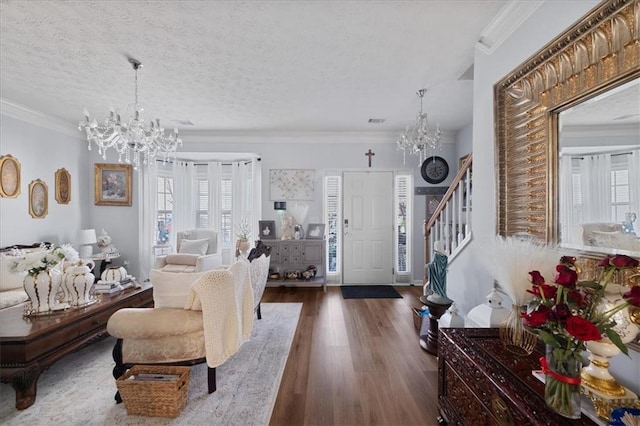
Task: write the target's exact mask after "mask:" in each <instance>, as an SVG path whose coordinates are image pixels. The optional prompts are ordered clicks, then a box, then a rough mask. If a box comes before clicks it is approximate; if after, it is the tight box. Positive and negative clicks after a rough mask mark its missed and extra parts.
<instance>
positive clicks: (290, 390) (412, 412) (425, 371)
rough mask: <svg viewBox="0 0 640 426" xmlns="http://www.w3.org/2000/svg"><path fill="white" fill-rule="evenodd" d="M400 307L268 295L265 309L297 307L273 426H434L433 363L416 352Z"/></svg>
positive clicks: (409, 320)
mask: <svg viewBox="0 0 640 426" xmlns="http://www.w3.org/2000/svg"><path fill="white" fill-rule="evenodd" d="M396 289H397V290H398V291H399V292H400V293H401V294H402V295H403V296H404V297H403V298H402V299H349V300H344V299H343V298H342V294H341V292H340V288H339V287H329V288H328V291H327V293H324V292H323V291H322V289H318V288H284V287H281V288H271V287H270V288H267V289H266V291H265V294H264V297H263V299H262V301H263V302H303V304H304V305H303V308H302V314H301V316H300V321H299V322H298V328H297V330H296V334H295V337H294V340H293V344H292V347H291V352H290V353H289V359H288V361H287V365H286V367H285V371H284V375H283V377H282V382H281V383H280V390H279V392H278V398H277V400H276V404H275V407H274V410H273V414H272V416H271V422H270V424H271V425H436V424H437V421H436V418H437V415H438V414H437V377H438V368H437V360H436V358H435V357H434V356H432V355H430V354H428V353H427V352H426V351H424V350H423V349H422V348H421V347H420V345H419V344H418V333H417V332H416V329H415V326H414V323H413V317H412V315H413V313H412V311H411V308H412V307H419V306H421V305H422V304H421V303H420V301H419V299H418V298H419V297H420V295H421V290H422V289H421V287H419V286H415V287H396Z"/></svg>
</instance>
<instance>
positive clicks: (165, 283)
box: [107, 260, 254, 402]
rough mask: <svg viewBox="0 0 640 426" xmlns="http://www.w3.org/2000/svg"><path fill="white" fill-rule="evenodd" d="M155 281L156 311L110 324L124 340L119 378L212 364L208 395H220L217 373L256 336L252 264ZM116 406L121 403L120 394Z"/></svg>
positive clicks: (155, 276)
mask: <svg viewBox="0 0 640 426" xmlns="http://www.w3.org/2000/svg"><path fill="white" fill-rule="evenodd" d="M150 276H151V282H152V284H153V285H154V303H155V307H154V308H126V309H120V310H118V311H117V312H115V313H114V314H113V315H112V316H111V317H110V318H109V321H108V323H107V331H108V332H109V334H111V335H112V336H114V337H116V338H117V339H118V340H117V342H116V345H115V347H114V349H113V359H114V361H115V367H114V368H113V376H114V378H116V379H117V378H118V377H121V376H122V375H123V374H124V373H125V372H126V371H127V369H129V368H130V367H132V366H133V365H134V364H147V365H149V364H165V365H194V364H198V363H202V362H206V363H207V367H208V388H209V389H208V390H209V393H212V392H214V391H215V390H216V376H215V369H216V367H217V366H219V365H221V364H223V363H224V362H225V361H226V360H227V359H228V358H229V357H230V356H231V355H233V354H234V353H236V352H237V351H238V349H239V348H240V346H241V345H242V344H243V343H244V342H245V341H247V340H248V339H249V337H250V336H251V330H252V328H253V312H254V301H253V289H252V287H251V274H250V266H249V262H248V261H247V260H240V261H238V262H236V263H234V264H233V265H231V266H230V267H229V268H220V269H214V270H211V271H207V272H203V273H183V272H178V273H172V272H165V271H159V270H152V271H151V274H150ZM185 290H186V291H185ZM116 401H118V402H120V401H121V399H120V395H119V394H116Z"/></svg>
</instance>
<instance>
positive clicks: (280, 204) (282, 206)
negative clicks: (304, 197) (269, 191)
mask: <svg viewBox="0 0 640 426" xmlns="http://www.w3.org/2000/svg"><path fill="white" fill-rule="evenodd" d="M273 209H274V210H286V209H287V202H286V201H275V202H274V203H273Z"/></svg>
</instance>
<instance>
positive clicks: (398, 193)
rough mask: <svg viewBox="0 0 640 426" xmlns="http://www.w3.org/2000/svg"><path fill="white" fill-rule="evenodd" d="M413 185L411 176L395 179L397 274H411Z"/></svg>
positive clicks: (398, 176)
mask: <svg viewBox="0 0 640 426" xmlns="http://www.w3.org/2000/svg"><path fill="white" fill-rule="evenodd" d="M412 187H413V183H412V180H411V175H400V174H398V175H396V178H395V191H394V193H395V200H394V210H395V224H396V232H395V236H396V237H395V238H396V244H395V258H396V262H395V263H396V265H395V268H396V274H397V275H410V274H411V262H409V259H411V220H412V219H411V212H412V211H413V207H412V205H411V201H412V200H411V188H412Z"/></svg>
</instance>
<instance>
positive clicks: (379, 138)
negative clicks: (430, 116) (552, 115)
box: [180, 130, 456, 144]
mask: <svg viewBox="0 0 640 426" xmlns="http://www.w3.org/2000/svg"><path fill="white" fill-rule="evenodd" d="M401 133H402V132H401V131H379V132H372V131H367V132H358V131H308V132H302V131H296V132H287V131H233V132H230V131H223V132H221V131H206V130H196V131H181V132H180V139H182V141H183V142H184V143H185V144H192V143H194V144H195V143H255V144H267V143H284V144H286V143H351V144H354V143H355V144H383V143H395V141H396V140H397V139H398V137H399V136H400V134H401ZM442 142H443V143H455V142H456V141H455V135H454V136H450V134H449V132H445V134H444V135H443V137H442Z"/></svg>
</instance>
